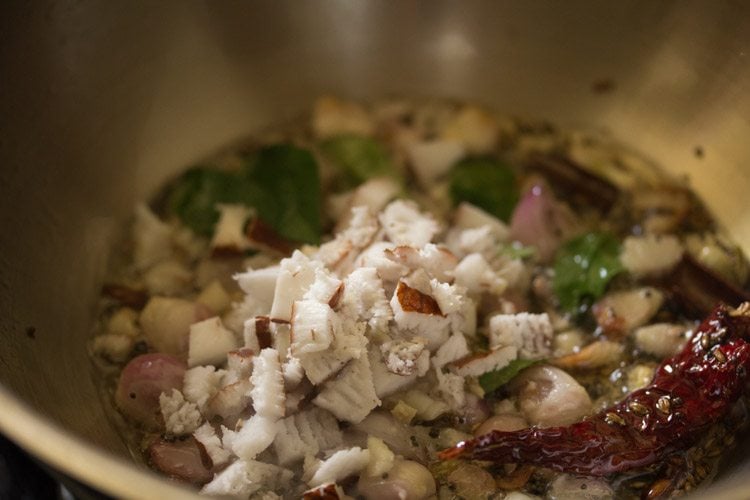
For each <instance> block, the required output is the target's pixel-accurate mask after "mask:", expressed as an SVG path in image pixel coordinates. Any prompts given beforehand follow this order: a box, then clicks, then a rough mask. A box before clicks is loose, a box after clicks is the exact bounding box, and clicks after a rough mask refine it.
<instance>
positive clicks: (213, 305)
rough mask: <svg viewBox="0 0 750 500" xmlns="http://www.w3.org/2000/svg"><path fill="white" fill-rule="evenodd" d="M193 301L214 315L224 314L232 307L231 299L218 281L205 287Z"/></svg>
mask: <svg viewBox="0 0 750 500" xmlns="http://www.w3.org/2000/svg"><path fill="white" fill-rule="evenodd" d="M195 301H196V302H198V303H200V304H203V305H204V306H206V307H208V308H209V309H210V310H211V311H213V312H214V313H216V314H222V313H224V311H226V310H227V309H229V306H230V305H232V298H231V297H230V296H229V294H228V293H227V291H226V289H225V288H224V286H223V285H222V284H221V281H219V280H218V279H215V280H213V281H211V282H210V283H209V284H208V285H206V286H205V287H204V288H203V290H201V293H200V295H198V298H197V299H195Z"/></svg>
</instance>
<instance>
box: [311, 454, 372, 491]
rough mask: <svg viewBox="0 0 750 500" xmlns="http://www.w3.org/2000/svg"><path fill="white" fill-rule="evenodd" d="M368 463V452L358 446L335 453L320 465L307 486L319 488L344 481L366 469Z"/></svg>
mask: <svg viewBox="0 0 750 500" xmlns="http://www.w3.org/2000/svg"><path fill="white" fill-rule="evenodd" d="M369 461H370V452H369V450H363V449H362V448H360V447H358V446H355V447H354V448H350V449H348V450H340V451H337V452H336V453H334V454H333V455H331V457H330V458H329V459H328V460H325V461H324V462H323V463H322V464H320V466H319V467H318V470H317V471H315V474H314V475H313V477H312V478H311V479H310V481H309V482H308V484H309V485H310V486H319V485H321V484H325V483H335V482H336V481H340V480H342V479H346V478H347V477H349V476H351V475H352V474H356V473H357V472H359V471H361V470H362V469H364V468H365V467H367V464H368V463H369Z"/></svg>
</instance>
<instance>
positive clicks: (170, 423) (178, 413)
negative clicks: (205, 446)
mask: <svg viewBox="0 0 750 500" xmlns="http://www.w3.org/2000/svg"><path fill="white" fill-rule="evenodd" d="M159 407H160V408H161V414H162V416H163V417H164V427H165V428H166V429H167V432H168V433H170V434H174V435H175V436H181V435H183V434H190V433H191V432H193V431H194V430H195V429H197V428H198V426H200V425H201V422H203V417H202V416H201V412H199V411H198V406H197V405H196V404H195V403H191V402H190V401H186V400H185V398H184V396H183V395H182V393H181V392H180V391H178V390H177V389H172V392H171V393H166V392H162V393H161V394H160V395H159Z"/></svg>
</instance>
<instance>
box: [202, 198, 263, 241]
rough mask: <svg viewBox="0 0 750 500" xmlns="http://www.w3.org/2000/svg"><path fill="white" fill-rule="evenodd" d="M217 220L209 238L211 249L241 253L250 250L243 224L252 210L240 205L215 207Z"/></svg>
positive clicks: (220, 204)
mask: <svg viewBox="0 0 750 500" xmlns="http://www.w3.org/2000/svg"><path fill="white" fill-rule="evenodd" d="M216 209H217V210H218V211H219V220H218V222H217V223H216V227H215V228H214V235H213V238H211V248H212V249H213V250H218V251H229V252H236V253H241V252H243V251H245V250H247V249H248V248H250V241H249V240H248V239H247V236H246V234H245V224H246V223H247V221H248V219H249V218H250V216H252V214H253V210H251V209H250V208H249V207H247V206H245V205H242V204H239V203H237V204H224V203H219V204H218V205H216Z"/></svg>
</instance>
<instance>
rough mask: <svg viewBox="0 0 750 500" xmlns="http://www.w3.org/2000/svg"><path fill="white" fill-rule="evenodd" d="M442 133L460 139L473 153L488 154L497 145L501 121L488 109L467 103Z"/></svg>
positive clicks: (446, 136)
mask: <svg viewBox="0 0 750 500" xmlns="http://www.w3.org/2000/svg"><path fill="white" fill-rule="evenodd" d="M440 135H441V137H442V138H443V139H444V140H454V141H458V142H459V143H461V144H462V145H463V146H464V147H465V148H466V150H467V151H468V152H469V153H471V154H486V153H490V152H491V151H492V150H493V149H494V148H495V146H496V145H497V141H498V138H499V136H500V123H499V122H498V120H497V118H496V117H495V116H494V115H493V114H491V113H490V112H488V111H487V110H485V109H482V108H480V107H478V106H475V105H473V104H467V105H465V106H463V107H462V108H461V109H460V110H459V111H458V113H456V114H455V115H453V116H452V117H451V118H450V119H449V121H448V122H447V123H446V124H445V126H444V128H443V130H442V132H441V134H440Z"/></svg>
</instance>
